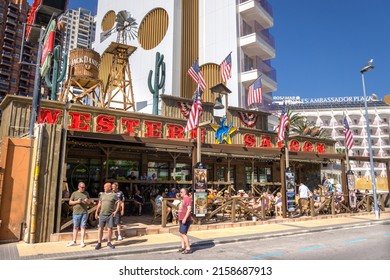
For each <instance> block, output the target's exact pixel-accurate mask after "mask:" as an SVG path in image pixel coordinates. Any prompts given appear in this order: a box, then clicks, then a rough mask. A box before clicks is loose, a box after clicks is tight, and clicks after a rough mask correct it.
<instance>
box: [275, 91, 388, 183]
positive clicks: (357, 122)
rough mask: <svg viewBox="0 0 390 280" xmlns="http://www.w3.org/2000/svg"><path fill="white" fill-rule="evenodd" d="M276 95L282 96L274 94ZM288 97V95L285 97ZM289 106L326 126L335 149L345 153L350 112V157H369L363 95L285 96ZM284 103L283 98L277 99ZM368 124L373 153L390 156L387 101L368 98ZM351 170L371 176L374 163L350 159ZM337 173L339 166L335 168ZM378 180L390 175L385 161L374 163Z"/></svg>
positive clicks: (310, 122) (369, 178)
mask: <svg viewBox="0 0 390 280" xmlns="http://www.w3.org/2000/svg"><path fill="white" fill-rule="evenodd" d="M275 99H280V98H277V97H276V96H275ZM282 99H285V98H282ZM286 100H287V101H288V102H286V103H289V104H288V109H289V110H291V111H293V112H294V113H299V114H300V115H301V116H304V117H306V118H307V122H308V124H311V125H313V126H316V127H320V128H322V129H324V130H326V132H327V133H326V134H327V135H329V137H331V138H332V139H334V140H336V141H337V142H336V144H335V149H336V152H338V153H345V135H344V126H343V117H344V115H346V116H347V120H348V124H349V126H350V129H351V130H352V132H353V141H354V142H353V146H352V149H351V150H349V156H351V157H354V156H355V157H359V156H363V157H368V156H369V147H368V136H367V127H366V115H365V106H364V100H363V97H359V96H347V97H328V98H321V99H318V98H317V99H315V98H307V99H305V98H300V97H299V96H297V97H291V98H290V99H289V98H287V99H286ZM277 102H278V103H281V101H280V100H279V101H277ZM279 107H280V104H279V105H276V104H274V106H273V109H279ZM367 108H368V119H369V127H370V132H371V145H372V152H373V157H377V158H389V156H390V133H389V129H390V105H389V104H387V103H386V102H384V101H377V100H372V99H371V98H370V97H368V100H367ZM350 163H351V170H352V171H353V172H354V173H355V175H356V176H357V178H362V179H365V180H366V181H368V180H371V173H370V172H371V166H370V163H369V162H360V161H351V162H350ZM335 169H336V170H335V172H336V173H337V168H335ZM374 170H375V176H376V177H377V180H378V179H379V180H380V178H385V177H387V170H386V165H385V164H384V163H374Z"/></svg>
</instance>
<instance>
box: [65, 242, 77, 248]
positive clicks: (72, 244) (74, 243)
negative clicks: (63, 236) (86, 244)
mask: <svg viewBox="0 0 390 280" xmlns="http://www.w3.org/2000/svg"><path fill="white" fill-rule="evenodd" d="M75 245H76V241H72V242H69V243H68V244H67V245H66V247H71V246H75Z"/></svg>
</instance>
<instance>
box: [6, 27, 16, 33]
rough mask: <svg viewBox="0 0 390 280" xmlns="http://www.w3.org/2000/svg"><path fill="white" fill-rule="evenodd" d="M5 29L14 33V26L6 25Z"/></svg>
mask: <svg viewBox="0 0 390 280" xmlns="http://www.w3.org/2000/svg"><path fill="white" fill-rule="evenodd" d="M5 31H6V32H8V33H11V34H14V35H15V28H14V27H11V26H6V27H5Z"/></svg>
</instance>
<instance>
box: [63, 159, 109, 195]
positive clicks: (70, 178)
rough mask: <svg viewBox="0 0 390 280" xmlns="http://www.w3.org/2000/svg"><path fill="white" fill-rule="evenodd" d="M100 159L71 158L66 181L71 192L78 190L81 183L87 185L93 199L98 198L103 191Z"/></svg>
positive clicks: (67, 165) (68, 163)
mask: <svg viewBox="0 0 390 280" xmlns="http://www.w3.org/2000/svg"><path fill="white" fill-rule="evenodd" d="M102 174H103V173H102V170H101V161H100V159H79V158H77V159H75V158H69V159H68V160H67V163H66V179H67V183H68V188H69V192H70V193H72V192H74V191H76V190H77V185H78V183H79V182H80V181H82V182H84V183H85V185H86V187H87V188H86V190H87V191H88V193H89V195H90V196H91V197H98V194H99V192H100V191H101V190H102V187H101V186H100V184H101V182H100V178H101V176H102Z"/></svg>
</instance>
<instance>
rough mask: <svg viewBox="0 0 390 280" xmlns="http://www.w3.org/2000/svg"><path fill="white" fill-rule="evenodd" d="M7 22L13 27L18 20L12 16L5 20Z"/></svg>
mask: <svg viewBox="0 0 390 280" xmlns="http://www.w3.org/2000/svg"><path fill="white" fill-rule="evenodd" d="M6 23H7V24H9V25H12V26H14V27H16V26H17V25H18V22H17V21H16V20H14V19H12V18H7V21H6Z"/></svg>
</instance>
